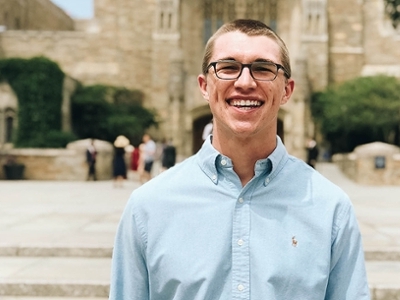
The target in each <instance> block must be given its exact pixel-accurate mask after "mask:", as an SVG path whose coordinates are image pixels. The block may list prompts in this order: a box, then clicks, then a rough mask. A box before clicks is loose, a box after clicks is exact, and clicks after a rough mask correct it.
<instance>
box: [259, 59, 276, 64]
mask: <svg viewBox="0 0 400 300" xmlns="http://www.w3.org/2000/svg"><path fill="white" fill-rule="evenodd" d="M254 61H255V62H270V63H274V64H276V62H274V61H273V60H271V59H267V58H257V59H256V60H254Z"/></svg>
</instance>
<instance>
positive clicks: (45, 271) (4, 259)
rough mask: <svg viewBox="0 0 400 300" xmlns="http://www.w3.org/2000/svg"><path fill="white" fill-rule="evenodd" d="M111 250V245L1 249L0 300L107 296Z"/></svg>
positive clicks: (97, 297) (87, 299) (98, 297)
mask: <svg viewBox="0 0 400 300" xmlns="http://www.w3.org/2000/svg"><path fill="white" fill-rule="evenodd" d="M111 252H112V249H111V248H62V247H59V248H50V247H10V248H6V247H3V248H0V266H1V268H0V275H1V280H0V300H11V299H16V300H25V299H26V300H27V299H32V300H34V299H48V300H50V299H58V298H60V299H62V300H66V299H71V300H72V299H75V300H78V299H85V300H89V299H93V300H94V299H98V300H101V299H108V293H109V277H110V270H111ZM27 297H29V298H27Z"/></svg>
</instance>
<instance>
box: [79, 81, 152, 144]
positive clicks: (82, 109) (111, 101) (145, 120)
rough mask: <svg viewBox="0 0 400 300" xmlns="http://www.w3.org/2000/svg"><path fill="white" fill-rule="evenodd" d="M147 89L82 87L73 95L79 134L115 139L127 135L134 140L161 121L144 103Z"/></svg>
mask: <svg viewBox="0 0 400 300" xmlns="http://www.w3.org/2000/svg"><path fill="white" fill-rule="evenodd" d="M142 103H143V93H142V92H140V91H137V90H128V89H125V88H116V87H112V86H105V85H93V86H87V87H80V88H79V89H78V90H77V91H76V93H75V95H74V96H73V97H72V123H73V129H74V132H75V134H76V135H77V136H79V138H97V139H102V140H106V141H110V142H113V141H114V140H115V138H116V137H117V136H118V135H121V134H122V135H125V136H126V137H128V138H129V140H130V141H131V142H132V143H136V142H138V141H140V140H141V137H142V135H143V133H144V132H145V130H146V129H147V128H149V127H150V126H152V125H157V122H156V114H155V112H153V111H150V110H148V109H146V108H144V107H143V106H142Z"/></svg>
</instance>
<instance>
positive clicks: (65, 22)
mask: <svg viewBox="0 0 400 300" xmlns="http://www.w3.org/2000/svg"><path fill="white" fill-rule="evenodd" d="M0 7H1V11H0V26H4V27H5V28H4V29H7V30H12V29H18V30H74V21H73V20H72V19H71V17H69V16H68V15H67V14H66V13H65V12H64V11H63V10H62V9H60V8H59V7H58V6H56V5H55V4H53V2H51V1H50V0H18V1H17V0H0Z"/></svg>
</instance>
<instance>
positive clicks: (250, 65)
mask: <svg viewBox="0 0 400 300" xmlns="http://www.w3.org/2000/svg"><path fill="white" fill-rule="evenodd" d="M221 62H222V63H223V62H233V63H237V64H240V65H241V69H240V72H239V75H238V76H237V77H236V78H229V79H226V78H221V77H219V76H218V74H217V69H216V65H217V64H218V63H221ZM254 63H268V64H270V65H275V66H276V74H275V77H274V79H271V80H263V79H256V78H254V75H253V72H252V71H251V67H252V65H253V64H254ZM210 67H213V69H214V73H215V76H216V77H217V78H218V79H221V80H237V79H239V77H240V76H241V75H242V72H243V69H244V68H248V69H249V72H250V76H251V78H253V79H254V80H256V81H267V82H268V81H274V80H275V79H276V77H278V72H279V70H280V69H281V70H282V71H283V74H284V75H285V77H286V78H289V75H288V73H287V71H286V69H285V67H284V66H282V65H281V64H277V63H274V62H272V61H253V62H252V63H249V64H243V63H241V62H240V61H236V60H229V59H221V60H217V61H213V62H210V63H209V64H208V66H207V72H208V70H209V69H210Z"/></svg>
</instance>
